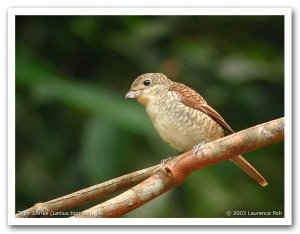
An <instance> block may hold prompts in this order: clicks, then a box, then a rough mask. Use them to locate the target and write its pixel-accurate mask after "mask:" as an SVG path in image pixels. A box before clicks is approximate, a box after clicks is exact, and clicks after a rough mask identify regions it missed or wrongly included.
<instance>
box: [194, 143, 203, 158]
mask: <svg viewBox="0 0 300 234" xmlns="http://www.w3.org/2000/svg"><path fill="white" fill-rule="evenodd" d="M204 144H205V141H201V142H200V143H199V144H197V145H195V146H194V148H193V154H194V155H197V153H198V152H199V151H200V150H201V149H202V146H203V145H204Z"/></svg>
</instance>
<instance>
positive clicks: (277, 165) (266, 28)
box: [16, 16, 284, 217]
mask: <svg viewBox="0 0 300 234" xmlns="http://www.w3.org/2000/svg"><path fill="white" fill-rule="evenodd" d="M283 55H284V18H283V17H281V16H17V17H16V212H17V211H20V210H24V209H26V208H29V207H30V206H32V205H33V204H35V203H37V202H42V201H47V200H50V199H54V198H56V197H59V196H62V195H65V194H68V193H71V192H73V191H76V190H79V189H82V188H85V187H88V186H90V185H94V184H96V183H99V182H102V181H105V180H108V179H112V178H115V177H117V176H120V175H123V174H125V173H129V172H132V171H135V170H138V169H142V168H145V167H148V166H151V165H154V164H157V163H159V162H160V160H162V159H164V158H167V157H168V156H170V155H174V154H176V153H177V152H176V151H174V150H172V149H170V148H169V146H168V145H166V144H165V143H163V142H162V140H161V139H160V138H159V136H158V135H157V133H156V132H155V130H154V128H153V127H152V125H151V123H150V121H149V120H148V117H147V115H146V113H145V110H144V108H143V107H142V106H141V105H139V104H138V103H137V102H135V101H132V100H125V98H124V96H125V94H126V92H127V91H128V90H129V88H130V85H131V83H132V81H133V80H134V79H135V78H136V77H137V76H138V75H140V74H142V73H147V72H162V73H165V74H166V75H167V76H168V77H169V78H171V79H172V80H175V81H177V82H181V83H184V84H186V85H188V86H190V87H192V88H194V89H195V90H197V91H198V92H199V93H201V94H202V95H203V96H204V97H205V99H206V100H207V101H208V103H209V104H210V105H211V106H213V107H214V108H215V109H216V110H217V111H218V112H219V113H220V114H221V115H223V117H224V118H225V120H226V121H227V122H228V123H229V124H230V125H231V127H232V128H233V129H235V130H236V131H238V130H242V129H244V128H248V127H251V126H253V125H256V124H260V123H263V122H266V121H269V120H272V119H275V118H279V117H282V116H284V66H283V65H284V64H283V61H284V60H283V59H284V56H283ZM246 158H247V159H248V160H249V161H250V162H251V163H253V165H255V167H256V168H257V169H258V170H259V171H261V172H262V174H263V175H264V176H265V178H266V179H267V180H268V182H269V185H268V186H267V187H265V188H263V187H261V186H259V185H258V184H256V183H255V182H254V181H253V180H251V179H250V178H249V177H248V176H247V175H246V174H245V173H244V172H243V171H241V170H240V169H239V168H237V167H236V166H234V165H233V164H232V163H231V162H229V161H228V162H223V163H220V164H218V165H215V166H213V167H209V168H206V169H204V170H202V171H199V172H196V173H194V174H192V175H191V176H189V177H188V178H187V180H186V181H185V182H184V183H183V184H182V185H181V186H180V187H178V188H176V189H174V190H172V191H170V192H168V193H166V194H164V195H163V196H161V197H159V198H158V199H155V200H154V201H151V202H150V203H148V204H147V205H146V206H143V207H141V208H139V209H137V210H135V211H133V212H131V213H129V214H127V215H126V216H125V217H226V211H227V210H231V211H233V210H246V211H283V209H284V176H283V168H284V147H283V143H281V144H277V145H272V146H270V147H267V148H264V149H262V150H257V151H255V152H252V153H249V154H247V155H246ZM97 202H99V201H97ZM93 204H96V203H95V202H93V203H91V204H89V205H93ZM85 207H86V206H85ZM85 207H80V208H78V210H81V209H83V208H85ZM274 217H277V216H274Z"/></svg>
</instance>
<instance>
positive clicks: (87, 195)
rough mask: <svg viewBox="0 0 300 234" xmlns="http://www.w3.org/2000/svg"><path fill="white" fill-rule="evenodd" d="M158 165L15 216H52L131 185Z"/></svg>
mask: <svg viewBox="0 0 300 234" xmlns="http://www.w3.org/2000/svg"><path fill="white" fill-rule="evenodd" d="M159 167H160V165H156V166H152V167H149V168H146V169H143V170H140V171H136V172H132V173H130V174H127V175H123V176H120V177H117V178H115V179H112V180H109V181H106V182H104V183H101V184H97V185H94V186H91V187H89V188H86V189H82V190H80V191H76V192H74V193H71V194H68V195H66V196H63V197H59V198H56V199H53V200H51V201H47V202H43V203H37V204H35V205H34V206H33V207H31V208H29V209H27V210H24V211H20V212H18V214H16V216H15V217H16V218H31V217H41V216H43V217H47V216H52V215H53V214H55V212H58V211H65V210H70V209H72V208H74V207H77V206H80V205H83V204H86V203H88V202H90V201H92V200H96V199H99V198H101V197H103V196H106V195H108V194H111V193H114V192H117V191H119V190H122V189H126V188H129V187H132V186H134V185H136V184H138V183H140V182H141V181H143V180H145V179H147V178H148V177H150V176H151V175H152V174H154V173H155V172H156V171H158V169H159Z"/></svg>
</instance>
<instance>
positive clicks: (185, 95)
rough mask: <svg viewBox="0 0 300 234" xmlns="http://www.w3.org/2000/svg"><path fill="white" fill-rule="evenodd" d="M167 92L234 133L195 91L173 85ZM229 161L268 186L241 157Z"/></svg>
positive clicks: (228, 131)
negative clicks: (173, 93) (172, 93)
mask: <svg viewBox="0 0 300 234" xmlns="http://www.w3.org/2000/svg"><path fill="white" fill-rule="evenodd" d="M169 90H170V91H174V92H176V93H178V94H179V95H180V96H181V101H182V103H183V104H185V105H187V106H189V107H191V108H194V109H197V110H200V111H202V112H203V113H206V114H207V115H209V116H210V117H211V118H212V119H214V120H215V121H216V122H217V123H219V124H220V125H221V126H222V127H223V128H224V130H225V131H226V132H227V133H228V134H231V133H234V131H233V130H232V129H231V128H230V126H229V125H228V124H227V123H226V122H225V120H224V119H223V118H222V116H221V115H220V114H219V113H218V112H217V111H215V110H214V109H213V108H212V107H210V106H209V105H207V103H206V101H205V100H204V98H203V97H202V96H201V95H200V94H198V93H197V92H196V91H194V90H192V89H191V88H189V87H187V86H185V85H183V84H179V83H174V84H173V85H172V86H171V87H170V89H169ZM231 161H233V162H234V163H235V164H236V165H238V166H239V167H240V168H242V169H243V170H244V171H245V172H246V173H247V174H248V175H250V176H251V177H252V178H253V179H254V180H256V181H257V182H258V183H259V184H261V185H262V186H266V185H267V184H268V183H267V181H266V180H265V179H264V177H263V176H262V175H261V174H259V172H258V171H257V170H256V169H255V168H254V167H253V166H252V165H251V164H250V163H249V162H247V161H246V159H244V158H243V157H242V156H241V155H239V156H237V157H235V158H232V159H231Z"/></svg>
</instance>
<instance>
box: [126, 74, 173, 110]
mask: <svg viewBox="0 0 300 234" xmlns="http://www.w3.org/2000/svg"><path fill="white" fill-rule="evenodd" d="M171 84H172V81H171V80H169V79H168V78H167V77H166V76H165V75H164V74H162V73H146V74H143V75H140V76H139V77H138V78H136V79H135V81H134V82H133V83H132V85H131V88H130V90H129V91H128V93H127V94H126V96H125V97H126V98H132V99H136V100H137V101H138V102H139V103H141V104H142V105H144V106H147V104H148V103H149V101H151V100H153V99H154V98H155V97H158V96H159V95H160V94H161V93H163V92H166V91H168V88H169V87H170V86H171Z"/></svg>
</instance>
